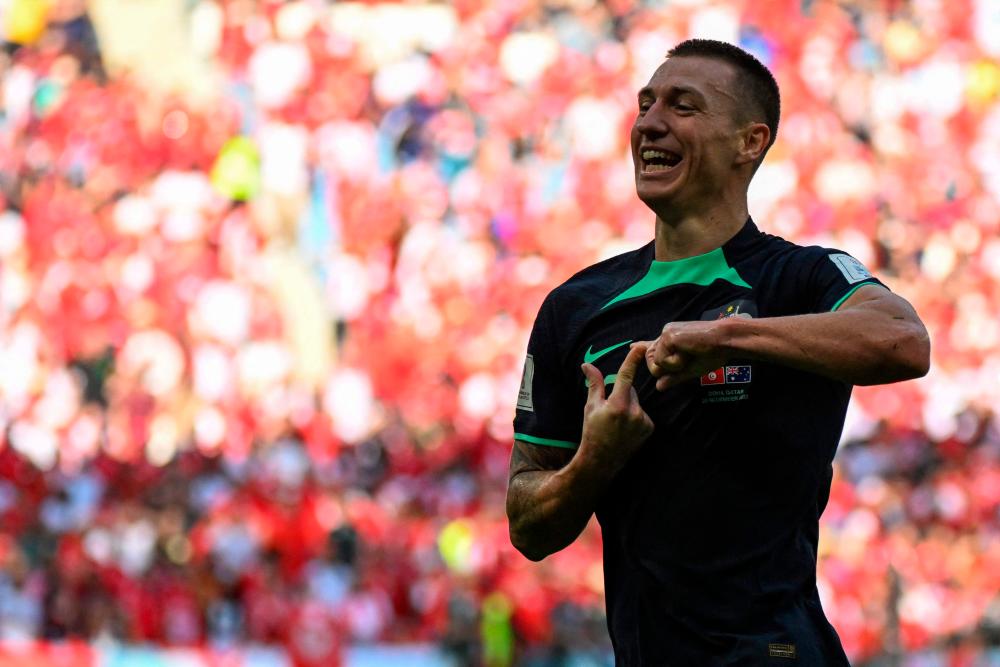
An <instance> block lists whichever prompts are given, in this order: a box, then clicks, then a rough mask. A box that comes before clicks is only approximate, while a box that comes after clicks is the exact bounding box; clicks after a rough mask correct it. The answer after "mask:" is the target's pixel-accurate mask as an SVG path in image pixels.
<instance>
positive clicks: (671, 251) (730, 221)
mask: <svg viewBox="0 0 1000 667" xmlns="http://www.w3.org/2000/svg"><path fill="white" fill-rule="evenodd" d="M748 217H749V213H748V212H747V204H746V199H745V198H744V199H743V200H742V202H741V204H738V205H735V206H715V207H712V208H711V209H710V210H708V211H704V212H700V213H681V214H674V215H668V214H664V213H657V215H656V244H655V258H656V259H657V260H658V261H661V262H669V261H673V260H676V259H684V258H685V257H694V256H695V255H702V254H704V253H706V252H710V251H712V250H715V249H716V248H718V247H720V246H722V244H724V243H725V242H726V241H728V240H729V239H731V238H733V237H734V236H735V235H736V233H737V232H739V231H740V230H741V229H743V225H744V224H746V221H747V218H748Z"/></svg>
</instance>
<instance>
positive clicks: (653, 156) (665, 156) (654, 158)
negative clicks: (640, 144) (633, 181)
mask: <svg viewBox="0 0 1000 667" xmlns="http://www.w3.org/2000/svg"><path fill="white" fill-rule="evenodd" d="M683 159H684V158H682V157H681V156H680V155H678V154H677V153H674V152H672V151H660V150H650V149H647V150H644V151H643V152H642V171H643V173H647V174H649V173H653V172H657V171H669V170H671V169H673V168H674V167H676V166H677V165H679V164H680V163H681V160H683Z"/></svg>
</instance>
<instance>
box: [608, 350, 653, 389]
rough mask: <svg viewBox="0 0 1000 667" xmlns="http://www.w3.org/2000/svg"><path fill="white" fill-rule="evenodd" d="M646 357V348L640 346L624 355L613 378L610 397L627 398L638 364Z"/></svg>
mask: <svg viewBox="0 0 1000 667" xmlns="http://www.w3.org/2000/svg"><path fill="white" fill-rule="evenodd" d="M645 356H646V348H645V347H644V346H642V345H636V346H634V347H632V348H631V349H630V350H629V351H628V354H626V355H625V361H623V362H622V365H621V368H619V369H618V375H617V376H616V377H615V388H614V389H612V390H611V395H612V396H615V395H618V396H627V395H628V392H629V390H630V389H631V388H632V383H633V382H634V381H635V374H636V373H637V372H638V370H639V362H641V361H642V360H643V359H644V358H645Z"/></svg>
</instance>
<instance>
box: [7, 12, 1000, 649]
mask: <svg viewBox="0 0 1000 667" xmlns="http://www.w3.org/2000/svg"><path fill="white" fill-rule="evenodd" d="M154 5H155V6H157V7H160V6H161V5H162V7H161V10H158V11H161V14H162V15H164V16H172V17H174V19H175V22H176V23H177V25H180V26H181V27H182V28H183V30H181V32H180V33H179V34H180V35H181V38H178V39H180V40H181V45H182V46H183V47H184V50H183V51H177V50H176V49H175V46H176V43H177V39H174V41H172V42H169V43H170V44H171V45H174V46H171V49H174V50H173V51H170V49H167V48H166V46H164V45H163V44H160V45H159V46H158V43H159V42H158V39H159V36H158V35H157V31H156V30H153V31H149V30H148V27H149V26H147V27H146V28H147V29H146V31H145V32H141V31H139V32H137V29H136V28H135V25H129V26H124V25H122V24H121V23H120V22H121V21H124V20H126V19H125V18H122V17H125V16H127V15H128V12H125V11H115V10H116V5H115V3H114V2H113V1H112V0H105V1H103V2H96V1H95V2H92V3H90V4H89V5H88V4H87V3H84V2H83V0H51V1H44V0H5V1H4V2H3V3H0V25H2V27H3V30H4V36H5V42H4V50H3V53H2V54H0V73H2V75H0V76H2V79H0V83H2V85H0V443H2V445H3V447H2V449H0V468H2V475H0V517H2V519H0V563H2V566H0V567H2V570H0V639H24V638H48V639H59V638H71V637H72V638H86V639H92V640H115V641H125V642H145V641H150V642H158V643H163V644H169V645H188V644H205V643H207V644H211V645H218V646H226V645H234V644H239V643H247V642H249V643H265V644H274V643H277V644H282V645H284V646H286V647H287V649H288V652H289V654H290V655H293V656H294V657H295V660H297V661H298V663H299V664H302V665H312V664H315V665H320V664H323V665H329V664H334V660H335V659H334V658H332V657H331V656H335V655H337V654H338V653H339V651H340V649H341V647H342V646H344V645H347V644H354V643H358V642H432V641H433V642H439V643H441V644H442V645H443V646H445V647H446V648H447V650H448V651H450V652H451V653H452V654H453V655H454V656H456V658H457V659H458V660H459V662H460V664H470V663H475V662H482V663H483V664H487V665H509V664H513V663H514V662H517V664H529V665H530V664H537V665H549V664H552V665H555V664H562V663H561V662H560V661H562V660H563V658H565V657H566V656H569V655H575V656H577V659H578V660H583V661H586V660H592V661H593V662H592V664H601V661H602V660H604V659H605V657H606V655H607V650H608V646H607V636H606V630H605V629H604V626H603V622H604V621H603V580H602V570H601V563H600V537H599V534H598V533H597V531H596V529H593V528H592V529H590V530H588V531H587V532H586V533H585V534H584V536H583V537H582V538H581V540H580V541H579V542H578V543H577V544H575V545H574V546H573V547H571V548H570V549H568V550H566V551H565V552H563V553H560V554H557V555H555V556H552V557H550V558H549V559H547V560H546V561H545V562H543V563H541V564H532V563H529V562H527V561H526V560H525V559H524V558H522V557H521V556H520V555H519V554H517V553H516V552H514V551H513V549H512V547H511V546H510V544H509V541H508V538H507V532H506V531H507V528H506V522H505V518H504V510H503V499H504V490H505V484H506V467H507V460H508V455H509V448H510V438H511V437H512V428H511V419H512V417H513V406H514V402H515V395H516V391H517V387H518V384H519V379H520V369H521V363H522V355H523V353H524V349H525V346H526V341H527V336H528V332H529V330H530V327H531V323H532V320H533V318H534V315H535V313H536V311H537V308H538V306H539V305H540V303H541V300H542V298H543V297H544V295H545V294H546V293H547V291H548V290H549V289H551V288H552V287H553V286H554V285H556V284H558V283H559V282H561V281H562V280H564V279H565V278H567V277H568V276H569V275H571V274H572V273H574V272H575V271H576V270H578V269H580V268H582V267H583V266H584V265H586V264H588V263H590V262H592V261H595V260H597V259H600V258H603V257H607V256H610V255H612V254H615V253H617V252H621V251H623V250H626V249H630V248H634V247H636V246H638V245H641V244H642V243H644V242H646V241H647V240H648V239H649V238H651V235H652V218H651V214H650V213H649V212H648V210H646V209H645V208H644V206H643V205H642V204H641V203H640V202H638V201H637V200H636V198H635V195H634V185H633V171H632V164H631V159H630V157H629V154H628V148H627V136H628V128H629V126H630V125H631V123H632V120H633V118H634V114H635V111H636V103H635V93H636V91H637V90H638V88H639V87H640V86H641V85H643V84H644V83H645V81H646V80H647V78H648V76H649V75H650V74H651V73H652V71H653V70H654V69H655V67H656V66H657V65H658V64H659V62H661V61H662V58H663V56H664V54H665V53H666V51H667V50H668V49H669V48H670V47H671V46H672V45H673V44H675V43H676V42H678V41H680V40H681V39H684V38H686V37H688V36H692V35H696V36H702V37H713V38H717V39H724V40H727V41H731V42H734V43H739V44H741V45H743V46H744V47H745V48H747V49H749V50H751V51H752V52H754V53H755V54H756V55H757V56H758V57H759V58H760V59H761V60H762V61H764V62H765V63H766V64H767V65H768V66H769V67H771V69H772V70H773V71H774V73H775V75H776V76H777V78H778V81H779V83H780V85H781V89H782V97H783V115H782V123H781V128H780V130H779V136H778V142H777V144H776V145H775V146H774V147H773V149H772V150H771V152H770V154H769V156H768V159H767V161H766V162H765V164H764V166H763V167H762V168H761V169H760V171H759V172H758V174H757V176H756V179H755V181H754V184H753V186H752V188H751V212H752V213H753V215H754V217H755V219H756V221H757V222H758V224H759V225H760V226H761V227H762V228H763V229H764V230H766V231H769V232H771V233H775V234H778V235H781V236H784V237H786V238H789V239H791V240H794V241H796V242H798V243H802V244H810V243H819V244H822V245H828V246H834V247H839V248H842V249H844V250H847V251H848V252H850V253H852V254H853V255H854V256H856V257H857V258H858V259H860V260H861V261H862V262H864V263H865V264H867V265H868V266H869V267H870V268H872V270H873V271H874V272H875V273H876V274H877V275H879V277H880V278H882V279H883V280H884V281H885V282H886V283H887V284H888V285H890V286H891V287H892V289H894V290H895V291H897V292H898V293H900V294H902V295H903V296H904V297H906V298H907V299H909V300H910V301H911V302H912V303H913V304H914V305H915V306H916V308H917V310H918V312H919V313H920V315H921V316H922V318H923V319H924V321H925V322H926V323H927V325H928V328H929V330H930V332H931V336H932V341H933V352H932V354H933V369H932V371H931V374H930V375H929V376H928V377H927V378H925V379H923V380H921V381H919V382H911V383H906V384H903V385H899V386H896V385H892V386H886V387H877V388H867V389H863V390H860V389H859V390H856V391H855V400H854V402H853V404H852V407H851V410H850V413H849V418H848V424H847V428H846V431H845V437H844V441H845V442H844V445H843V446H842V448H841V452H840V454H839V458H838V462H837V465H836V477H835V481H834V487H833V492H832V494H831V500H830V504H829V507H828V509H827V511H826V515H825V517H824V520H823V522H822V537H821V543H820V554H819V557H820V568H819V586H820V590H821V594H822V597H823V600H824V605H825V608H826V610H827V613H828V615H829V617H830V619H831V621H832V622H833V624H834V626H835V627H836V628H837V630H838V632H839V633H840V636H841V638H842V640H843V641H844V644H845V647H846V648H847V650H848V653H849V655H850V656H851V657H852V659H853V660H855V661H857V662H858V663H859V664H865V663H866V662H867V661H877V660H879V659H883V658H886V657H888V658H889V659H892V657H893V656H899V655H904V654H905V655H917V656H920V658H919V659H920V660H921V661H922V662H919V663H917V662H914V663H912V664H921V665H925V664H926V665H938V664H940V665H945V664H947V665H949V667H951V666H956V667H958V666H965V665H974V664H985V663H982V660H984V659H985V660H993V661H995V662H991V663H989V664H997V662H1000V596H998V593H997V591H1000V419H998V416H1000V391H998V387H1000V318H998V317H997V313H998V312H1000V234H998V232H1000V65H998V62H1000V60H998V59H1000V12H998V11H997V7H996V3H995V2H991V1H990V0H955V1H948V2H945V1H943V0H919V1H918V0H913V1H912V2H909V1H906V0H884V1H882V2H875V1H872V2H867V1H862V0H857V1H846V0H845V1H842V2H836V3H834V2H824V1H818V0H817V1H811V0H765V1H755V2H750V1H749V0H744V1H739V0H728V1H721V0H720V1H713V2H707V1H700V0H684V1H677V2H673V3H670V4H669V5H665V6H662V7H661V6H660V4H659V3H654V2H639V1H635V0H604V1H602V2H598V1H596V0H561V1H557V0H551V1H543V0H510V1H505V2H478V1H476V0H460V1H458V2H453V3H448V4H444V3H425V2H412V3H411V2H408V3H401V4H394V3H354V2H343V3H327V2H323V1H320V0H316V1H313V0H293V1H291V2H277V1H268V0H194V1H193V2H181V1H180V0H177V1H176V2H175V1H173V0H158V3H151V4H150V6H151V7H152V6H154ZM88 7H89V11H88ZM163 12H165V13H163ZM161 14H157V15H156V16H160V15H161ZM129 20H133V21H134V20H135V17H134V16H133V17H132V18H130V19H129ZM168 23H169V22H168ZM166 25H167V23H164V26H166ZM163 32H164V33H167V32H168V30H167V28H166V27H164V28H163ZM135 34H139V35H140V38H139V41H140V42H142V43H141V44H139V46H138V47H135V45H133V47H134V48H140V49H146V51H142V53H144V54H145V56H146V57H144V58H139V57H138V56H135V57H133V55H134V52H131V51H129V50H128V48H125V47H124V46H122V44H121V41H122V39H123V38H124V37H128V36H129V35H133V36H134V35H135ZM175 37H176V35H175ZM164 39H165V38H164ZM126 46H127V45H126ZM156 49H160V50H161V51H160V52H157V53H152V54H150V53H149V52H148V51H150V50H153V51H155V50H156ZM122 54H125V55H122ZM129 54H132V55H129ZM185 62H186V63H188V64H189V65H190V63H192V62H193V63H194V65H192V67H193V69H191V71H194V72H197V76H195V75H191V76H190V77H184V76H182V77H179V78H178V77H173V78H171V77H168V76H167V72H168V70H170V68H171V67H174V68H179V67H181V64H182V63H185ZM184 71H187V70H184ZM158 73H162V74H163V76H162V77H159V78H158V77H157V74H158ZM158 81H160V82H161V85H157V82H158ZM162 81H171V82H175V83H171V84H170V85H169V86H166V85H162ZM177 81H181V84H176V82H177ZM185 81H188V82H189V83H190V86H188V87H187V88H186V87H185V86H184V85H183V82H185ZM206 82H207V83H206ZM206 90H208V91H210V92H208V93H206V92H205V91H206ZM587 656H590V657H589V658H588V657H587ZM984 656H987V657H984ZM988 656H992V657H991V658H990V657H988ZM977 661H980V662H977ZM581 664H586V663H581ZM871 664H875V663H874V662H873V663H871ZM907 664H909V663H907Z"/></svg>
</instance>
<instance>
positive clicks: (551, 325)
mask: <svg viewBox="0 0 1000 667" xmlns="http://www.w3.org/2000/svg"><path fill="white" fill-rule="evenodd" d="M556 321H557V320H556V318H555V317H554V316H553V313H552V303H551V297H550V298H549V299H546V301H545V303H544V304H542V308H541V310H540V311H539V313H538V317H537V318H535V324H534V326H533V327H532V330H531V337H530V339H529V340H528V353H527V356H526V357H525V361H524V372H523V374H522V376H521V387H520V389H519V390H518V395H517V411H516V413H515V416H514V439H515V440H523V441H524V442H528V443H531V444H533V445H542V446H548V447H562V448H566V449H576V448H577V447H578V446H579V444H580V436H581V433H582V430H583V404H582V403H580V396H581V393H582V392H581V391H580V390H579V388H577V387H574V386H573V382H572V377H571V375H570V374H569V373H567V369H565V368H563V367H562V364H561V363H560V361H559V360H560V359H561V358H562V355H561V354H560V347H559V342H560V340H562V339H563V338H564V337H561V336H559V335H558V332H557V331H556V330H555V322H556ZM580 386H581V387H582V386H583V379H582V376H581V379H580Z"/></svg>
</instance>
